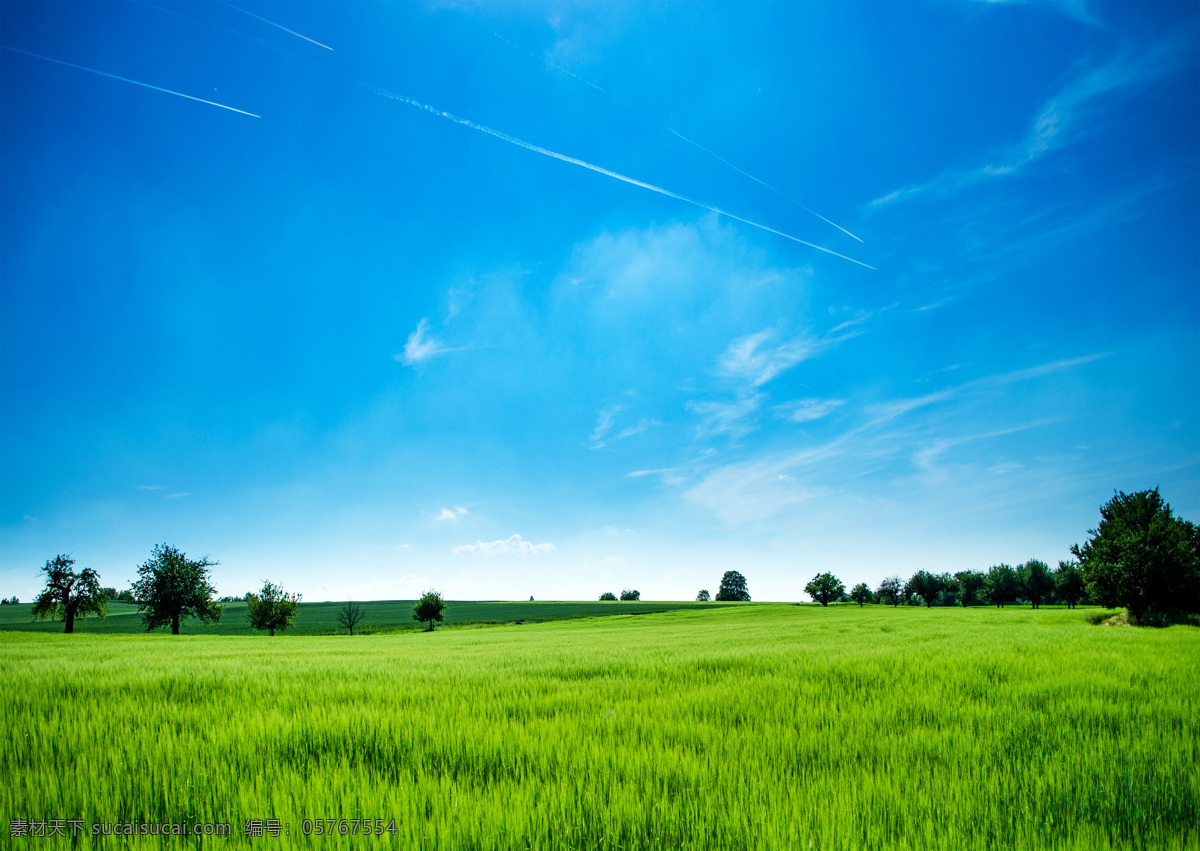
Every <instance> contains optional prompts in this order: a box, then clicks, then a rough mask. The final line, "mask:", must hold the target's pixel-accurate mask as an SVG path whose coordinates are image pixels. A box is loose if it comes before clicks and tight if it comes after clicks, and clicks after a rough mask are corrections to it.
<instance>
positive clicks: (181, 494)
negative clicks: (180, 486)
mask: <svg viewBox="0 0 1200 851" xmlns="http://www.w3.org/2000/svg"><path fill="white" fill-rule="evenodd" d="M185 496H191V494H190V493H188V492H187V491H181V492H179V493H169V494H167V499H180V498H182V497H185Z"/></svg>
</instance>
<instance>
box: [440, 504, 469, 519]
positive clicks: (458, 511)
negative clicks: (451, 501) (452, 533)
mask: <svg viewBox="0 0 1200 851" xmlns="http://www.w3.org/2000/svg"><path fill="white" fill-rule="evenodd" d="M466 514H470V512H469V511H467V509H465V508H463V507H462V506H461V505H456V506H454V508H443V509H442V513H441V514H439V515H437V516H436V517H434V518H433V519H434V520H457V519H458V518H460V517H462V516H464V515H466Z"/></svg>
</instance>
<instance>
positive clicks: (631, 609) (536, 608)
mask: <svg viewBox="0 0 1200 851" xmlns="http://www.w3.org/2000/svg"><path fill="white" fill-rule="evenodd" d="M415 602H416V601H415V600H371V601H368V602H365V603H360V604H359V605H360V606H362V609H363V615H364V618H363V621H362V622H361V623H360V624H359V625H358V626H356V627H355V628H354V631H355V632H357V633H362V634H370V633H376V632H397V631H399V630H406V629H412V630H416V629H423V628H424V624H420V623H418V622H416V621H415V620H413V616H412V615H413V603H415ZM222 605H224V607H225V612H224V614H223V615H222V616H221V620H220V621H218V622H217V623H214V624H204V623H202V622H201V621H199V620H197V619H195V618H189V619H185V620H184V621H183V623H182V625H181V626H180V633H181V634H183V635H254V634H255V631H254V629H253V628H252V627H251V626H250V624H249V622H248V621H247V620H246V604H245V603H244V602H236V603H224V604H222ZM345 605H346V604H345V603H301V604H300V606H299V608H298V609H297V610H296V621H295V623H294V624H293V625H292V626H291V627H289V628H288V629H287V634H288V635H291V636H295V635H336V634H337V633H339V632H345V631H346V629H345V627H342V626H340V625H339V624H338V621H337V615H338V612H339V611H340V610H341V609H342V608H344V607H345ZM725 605H734V606H737V605H745V604H743V603H729V604H726V603H681V602H652V601H647V600H642V601H623V600H622V601H613V602H604V603H601V602H577V601H567V602H563V601H553V600H551V601H540V600H538V601H534V600H529V601H524V600H517V601H476V600H469V601H465V600H451V601H450V603H449V605H447V607H446V610H445V612H444V615H445V623H446V624H447V625H453V626H463V625H468V624H470V625H475V624H504V623H515V622H516V621H521V622H522V623H540V622H542V621H552V620H568V619H571V618H594V617H598V616H601V615H614V614H628V615H638V614H651V613H654V612H670V611H677V610H679V609H697V608H709V609H711V608H714V607H720V606H725ZM32 608H33V606H32V604H30V603H23V604H18V605H5V606H0V630H19V631H23V632H62V631H63V624H62V621H55V620H42V621H35V620H33V618H32V616H31V614H30V611H31V610H32ZM75 631H76V632H81V633H142V634H145V632H146V628H145V627H144V626H143V625H142V617H141V614H140V613H139V610H138V607H137V606H136V605H134V604H132V603H118V602H115V601H109V603H108V615H107V617H105V618H104V620H100V619H99V618H96V617H95V616H89V617H88V618H87V619H86V620H80V621H76V622H75ZM170 631H171V628H170V627H169V626H163V627H159V628H158V629H157V630H156V632H157V633H158V634H161V635H165V634H168V633H170Z"/></svg>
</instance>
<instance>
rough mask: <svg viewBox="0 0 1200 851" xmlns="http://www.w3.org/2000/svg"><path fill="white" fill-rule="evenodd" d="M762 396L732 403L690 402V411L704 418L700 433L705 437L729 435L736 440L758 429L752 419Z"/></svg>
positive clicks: (755, 421) (688, 404)
mask: <svg viewBox="0 0 1200 851" xmlns="http://www.w3.org/2000/svg"><path fill="white" fill-rule="evenodd" d="M762 398H763V397H762V394H761V393H755V394H754V395H753V396H744V397H742V398H739V399H735V400H733V401H732V402H688V403H687V408H688V410H689V411H694V412H695V413H697V414H699V415H700V416H701V417H702V418H703V422H702V423H701V424H700V427H699V433H700V435H701V436H702V437H703V436H710V435H717V434H728V435H729V436H731V437H732V438H734V439H735V440H736V439H738V438H739V437H742V436H743V435H746V434H749V433H750V432H752V431H754V429H755V428H757V427H758V422H757V420H754V419H752V417H753V415H754V413H755V412H756V411H757V410H758V407H759V405H760V404H761V402H762Z"/></svg>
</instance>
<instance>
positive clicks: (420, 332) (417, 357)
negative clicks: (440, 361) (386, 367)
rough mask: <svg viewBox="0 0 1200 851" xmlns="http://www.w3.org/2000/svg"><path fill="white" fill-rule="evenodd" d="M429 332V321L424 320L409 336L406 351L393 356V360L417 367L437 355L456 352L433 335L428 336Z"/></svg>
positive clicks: (405, 345)
mask: <svg viewBox="0 0 1200 851" xmlns="http://www.w3.org/2000/svg"><path fill="white" fill-rule="evenodd" d="M428 332H429V319H428V318H423V319H422V320H421V321H420V322H418V323H417V328H416V330H415V331H413V332H412V333H411V334H409V335H408V340H407V342H405V344H404V351H402V352H397V353H396V354H394V355H392V360H394V361H399V362H400V363H402V364H404V365H405V366H416V365H417V364H419V363H421V362H422V361H427V360H429V359H430V358H432V357H435V356H436V355H441V354H445V353H446V352H452V351H455V349H449V348H446V347H445V346H443V345H442V344H441V342H440V341H438V340H436V339H434V338H433V336H432V335H428ZM427 335H428V336H427Z"/></svg>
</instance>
